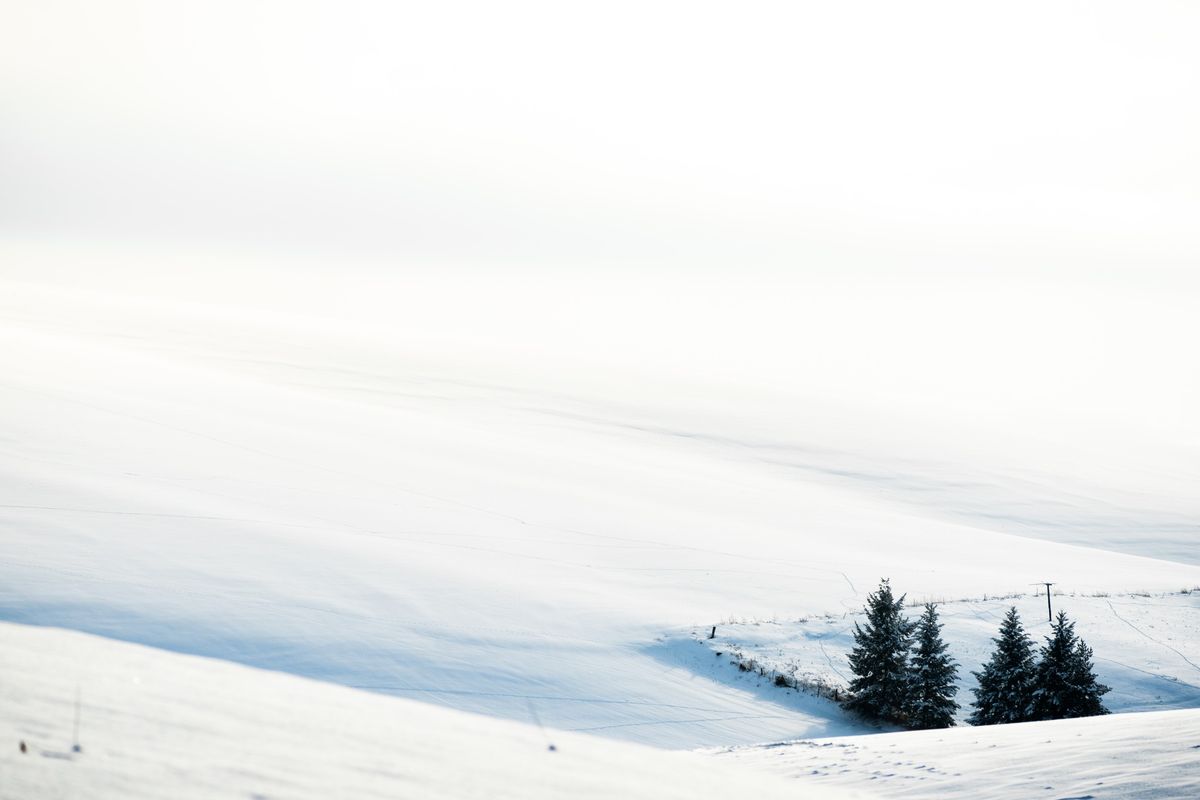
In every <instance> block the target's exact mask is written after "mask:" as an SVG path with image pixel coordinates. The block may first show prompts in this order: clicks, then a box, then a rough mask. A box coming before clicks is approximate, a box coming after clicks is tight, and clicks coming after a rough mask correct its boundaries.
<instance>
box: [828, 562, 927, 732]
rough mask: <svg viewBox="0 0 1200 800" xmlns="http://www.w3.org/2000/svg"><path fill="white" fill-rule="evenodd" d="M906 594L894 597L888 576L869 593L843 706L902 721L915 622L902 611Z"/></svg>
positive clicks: (855, 629) (864, 713)
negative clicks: (906, 617) (852, 677)
mask: <svg viewBox="0 0 1200 800" xmlns="http://www.w3.org/2000/svg"><path fill="white" fill-rule="evenodd" d="M903 605H904V597H903V596H901V597H900V599H898V600H897V599H895V598H893V597H892V587H891V586H890V585H889V584H888V581H887V579H886V578H885V579H884V580H883V581H881V582H880V584H879V589H878V590H877V591H875V592H873V593H872V594H869V595H867V605H866V608H865V609H864V611H865V612H866V615H867V620H866V623H865V625H863V626H862V627H860V626H859V624H858V623H857V622H856V623H854V649H853V650H852V651H851V652H850V656H849V660H850V670H851V671H852V672H853V673H854V679H853V680H851V681H850V687H849V692H848V694H847V696H846V699H845V700H843V701H842V706H843V707H844V708H846V709H847V710H849V711H853V712H855V713H857V714H861V715H863V716H865V717H872V718H875V719H881V720H886V721H888V722H900V721H902V720H903V718H904V712H905V695H906V692H905V689H906V687H907V683H908V674H907V663H906V662H907V659H908V645H909V640H910V638H911V636H912V629H913V625H912V623H911V622H909V621H908V620H907V619H905V618H904V615H903V614H901V613H900V610H901V608H902V607H903Z"/></svg>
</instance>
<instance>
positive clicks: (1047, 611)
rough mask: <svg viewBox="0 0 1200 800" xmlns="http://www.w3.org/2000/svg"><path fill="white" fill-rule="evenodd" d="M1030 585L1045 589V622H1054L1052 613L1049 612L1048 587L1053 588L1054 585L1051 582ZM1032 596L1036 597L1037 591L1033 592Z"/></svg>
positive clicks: (1051, 611)
mask: <svg viewBox="0 0 1200 800" xmlns="http://www.w3.org/2000/svg"><path fill="white" fill-rule="evenodd" d="M1031 585H1033V586H1045V587H1046V621H1047V622H1054V611H1053V610H1051V608H1050V587H1051V586H1053V585H1054V583H1053V582H1051V581H1039V582H1037V583H1034V584H1031ZM1033 596H1034V597H1037V590H1034V592H1033Z"/></svg>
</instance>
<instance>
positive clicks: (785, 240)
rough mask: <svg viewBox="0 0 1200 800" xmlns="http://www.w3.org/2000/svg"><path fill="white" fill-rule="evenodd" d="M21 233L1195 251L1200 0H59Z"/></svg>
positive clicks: (14, 233) (16, 157)
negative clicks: (773, 0) (739, 0)
mask: <svg viewBox="0 0 1200 800" xmlns="http://www.w3.org/2000/svg"><path fill="white" fill-rule="evenodd" d="M2 13H3V17H4V22H3V24H0V115H2V116H0V148H2V149H0V187H2V188H0V225H2V232H3V233H4V234H5V235H6V236H9V237H18V238H21V237H24V238H28V237H34V238H38V237H40V238H43V239H44V238H57V239H62V240H73V241H88V240H91V239H96V240H99V239H104V240H114V241H133V242H136V241H153V242H156V243H162V242H167V243H170V242H180V243H185V244H188V245H189V246H199V245H205V246H208V245H213V246H222V247H224V246H243V245H246V246H254V247H268V248H272V249H273V250H275V251H278V252H287V251H295V252H300V251H304V252H309V253H312V252H333V253H343V254H347V253H349V254H356V255H358V254H371V255H372V256H380V255H382V256H384V257H385V258H386V259H388V260H393V261H396V262H401V261H408V262H421V263H439V262H446V263H449V262H469V263H477V264H483V265H500V266H504V265H510V264H545V265H550V266H553V267H556V268H577V267H588V266H592V265H598V264H603V265H613V264H629V265H635V266H645V265H668V266H676V267H683V268H691V267H698V266H702V265H709V266H711V265H716V266H718V267H724V266H731V265H732V266H739V267H750V266H759V267H770V268H785V269H797V270H810V271H814V272H820V271H829V270H833V271H837V270H841V269H850V268H869V269H872V270H875V269H884V270H901V269H925V268H928V269H934V270H967V271H971V270H976V271H980V270H982V271H992V270H1013V271H1035V272H1036V271H1039V270H1043V269H1049V270H1056V271H1067V272H1070V271H1081V270H1082V271H1085V272H1089V273H1090V272H1098V271H1105V270H1117V271H1129V270H1145V269H1156V270H1160V271H1166V272H1171V273H1173V274H1175V275H1178V274H1181V273H1185V272H1187V271H1189V270H1190V269H1191V267H1192V266H1193V265H1195V264H1196V260H1197V258H1198V257H1200V225H1197V224H1196V222H1197V220H1200V147H1197V145H1196V142H1200V102H1197V98H1200V80H1198V78H1200V47H1197V45H1196V43H1197V42H1198V41H1200V5H1197V4H1194V3H1189V2H1141V3H1128V2H1121V3H1111V2H1075V3H1056V2H1045V1H1044V0H1041V1H1039V2H1033V3H1020V2H1017V3H1014V2H1005V3H988V4H983V3H963V2H945V3H895V2H879V3H875V2H857V3H854V2H850V3H828V2H817V3H805V2H781V3H755V2H748V3H737V4H731V3H721V4H716V3H698V2H686V3H655V2H636V3H620V2H604V3H591V4H583V3H565V2H547V3H487V2H480V3H465V2H439V3H429V2H422V3H398V2H345V1H344V0H342V1H339V2H298V1H297V0H289V1H288V2H236V3H229V2H212V1H209V2H195V3H191V2H145V3H135V2H128V0H109V1H108V2H104V3H95V2H83V1H80V2H61V1H55V0H36V1H34V0H28V1H26V2H20V1H18V2H9V3H6V4H5V5H4V11H3V12H2Z"/></svg>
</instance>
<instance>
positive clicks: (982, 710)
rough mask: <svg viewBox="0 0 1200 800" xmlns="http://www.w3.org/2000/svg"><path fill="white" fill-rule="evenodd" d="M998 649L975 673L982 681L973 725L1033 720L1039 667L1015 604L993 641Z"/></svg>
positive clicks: (976, 697) (974, 690)
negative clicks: (1034, 659) (1034, 696)
mask: <svg viewBox="0 0 1200 800" xmlns="http://www.w3.org/2000/svg"><path fill="white" fill-rule="evenodd" d="M992 641H993V642H995V643H996V649H995V650H993V651H992V657H991V660H989V661H988V663H987V664H985V665H984V667H983V669H982V670H980V671H979V672H973V673H971V674H973V675H974V676H975V677H976V678H977V679H978V680H979V686H978V687H977V688H975V689H973V690H972V691H973V692H974V693H975V702H974V703H972V705H973V706H974V708H975V710H974V711H973V712H971V716H970V717H968V718H967V722H969V723H971V724H972V725H996V724H1000V723H1006V722H1026V721H1028V720H1031V719H1033V713H1034V711H1033V692H1034V686H1035V681H1036V677H1037V675H1036V666H1035V664H1034V661H1033V641H1032V640H1031V639H1030V638H1029V635H1028V634H1027V633H1025V628H1024V627H1023V626H1022V625H1021V618H1020V616H1018V614H1017V609H1016V608H1015V607H1013V608H1010V609H1009V610H1008V613H1007V614H1005V616H1004V621H1003V622H1002V623H1000V635H999V636H998V637H997V638H995V639H993V640H992Z"/></svg>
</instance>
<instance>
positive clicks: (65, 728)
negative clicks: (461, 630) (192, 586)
mask: <svg viewBox="0 0 1200 800" xmlns="http://www.w3.org/2000/svg"><path fill="white" fill-rule="evenodd" d="M77 688H78V689H79V690H80V692H81V697H82V704H81V709H82V713H81V715H80V723H81V724H80V729H79V742H80V743H81V752H78V753H75V752H73V751H72V744H73V742H72V738H73V725H74V709H73V706H74V699H75V693H76V689H77ZM551 741H552V743H553V744H554V745H555V749H554V750H553V751H551V750H549V749H548V746H549V743H551ZM0 742H3V747H0V798H4V800H29V798H56V797H88V798H123V799H132V798H164V797H172V798H201V797H203V798H210V797H240V798H246V797H251V798H256V799H257V800H265V799H266V798H276V797H288V798H309V797H311V798H329V797H355V798H385V797H386V798H395V797H425V798H453V800H462V798H475V797H478V798H510V797H511V798H561V797H598V798H599V797H604V798H610V797H623V798H656V799H657V798H666V797H670V798H694V797H699V796H704V795H706V794H708V793H710V792H718V793H722V794H728V795H732V794H734V793H737V792H743V791H751V792H753V793H754V795H755V796H756V797H760V796H761V797H766V798H784V797H796V794H795V791H794V787H790V786H788V785H786V783H785V782H784V781H782V780H780V779H778V778H775V777H774V776H770V775H766V776H763V775H756V774H753V773H751V772H749V771H747V770H743V769H739V768H736V767H733V766H728V767H726V766H722V765H713V764H711V763H704V761H703V760H702V759H700V758H699V757H697V756H694V755H689V754H683V753H668V752H664V751H661V750H654V749H651V748H647V747H640V746H637V745H631V744H627V743H621V742H612V741H608V740H605V739H600V738H597V737H589V736H581V735H578V734H569V733H562V732H559V731H552V732H551V731H539V730H538V729H537V728H535V727H533V726H532V725H523V724H519V723H513V722H506V721H501V720H493V719H488V718H486V717H480V716H475V715H470V714H463V713H460V712H456V711H451V710H448V709H443V708H438V707H436V706H431V705H427V704H423V703H416V702H412V701H409V700H403V699H399V698H390V697H381V696H379V695H376V694H370V693H367V692H360V691H354V690H351V689H346V688H342V687H338V686H330V685H328V684H321V683H318V682H315V681H309V680H304V679H300V678H295V677H292V676H289V675H283V674H278V673H270V672H263V671H259V670H254V669H248V668H246V667H241V666H236V665H232V664H226V663H222V662H218V661H213V660H211V659H201V658H194V657H188V656H180V655H176V654H172V653H165V652H161V651H156V650H152V649H149V648H145V647H139V646H136V645H129V644H124V643H119V642H112V641H106V640H104V639H99V638H97V637H93V636H87V635H83V634H79V633H74V632H70V631H61V630H53V629H47V628H32V627H24V626H18V625H11V624H0ZM19 742H24V743H25V744H26V752H25V753H22V752H20V750H19V748H18V744H19ZM802 796H804V797H844V796H859V795H858V794H857V793H843V792H842V791H839V790H836V789H821V788H819V787H813V788H812V789H811V790H809V791H807V792H805V793H804V794H803V795H802Z"/></svg>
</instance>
